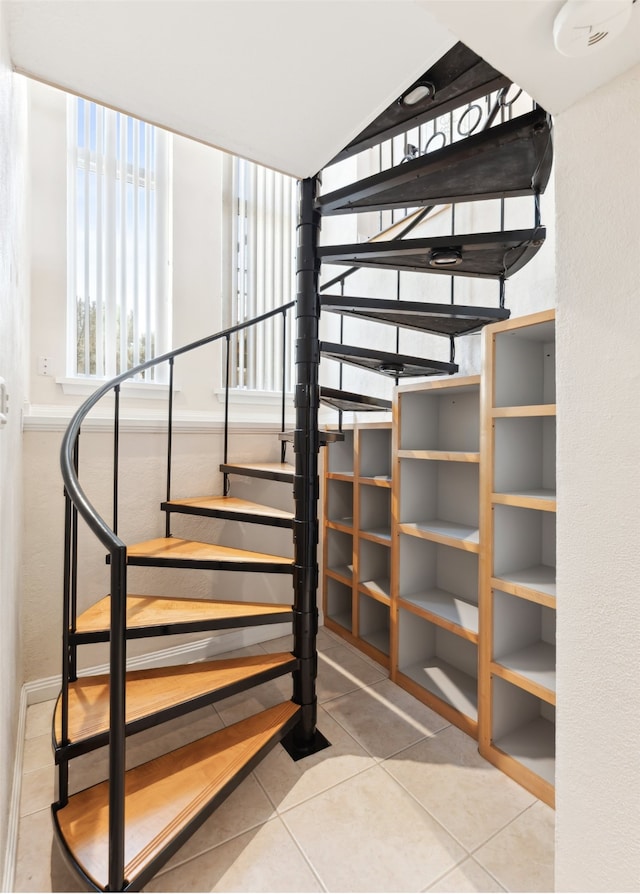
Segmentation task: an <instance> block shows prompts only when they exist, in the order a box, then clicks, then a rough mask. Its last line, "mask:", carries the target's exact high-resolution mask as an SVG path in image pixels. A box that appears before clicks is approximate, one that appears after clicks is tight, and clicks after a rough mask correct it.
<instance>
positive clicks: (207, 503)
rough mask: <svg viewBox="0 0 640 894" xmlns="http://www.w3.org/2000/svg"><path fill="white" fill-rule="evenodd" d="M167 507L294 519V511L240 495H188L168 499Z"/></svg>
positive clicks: (177, 509)
mask: <svg viewBox="0 0 640 894" xmlns="http://www.w3.org/2000/svg"><path fill="white" fill-rule="evenodd" d="M163 505H166V506H167V508H169V509H173V510H174V511H180V509H181V508H188V509H194V510H198V509H200V510H204V511H205V512H220V513H229V515H233V514H238V515H254V516H256V517H258V518H262V517H265V518H278V519H282V520H293V512H288V511H287V510H285V509H275V508H274V507H272V506H264V505H262V504H261V503H253V502H252V501H251V500H242V499H240V498H239V497H223V496H205V497H188V498H187V499H185V500H167V502H166V504H163Z"/></svg>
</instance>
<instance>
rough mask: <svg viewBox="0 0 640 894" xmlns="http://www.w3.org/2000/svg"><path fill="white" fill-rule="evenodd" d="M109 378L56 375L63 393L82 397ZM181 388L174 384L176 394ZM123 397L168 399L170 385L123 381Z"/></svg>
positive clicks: (87, 395)
mask: <svg viewBox="0 0 640 894" xmlns="http://www.w3.org/2000/svg"><path fill="white" fill-rule="evenodd" d="M108 381H109V380H108V379H103V378H98V377H97V376H96V377H92V378H89V377H88V376H87V377H85V376H70V377H65V376H58V377H56V385H60V386H61V388H62V393H63V394H73V395H79V396H81V397H89V395H90V394H93V392H94V391H97V390H98V388H100V387H102V385H104V384H105V383H106V382H108ZM179 391H180V388H177V387H176V386H175V385H174V388H173V392H174V394H175V393H177V392H179ZM120 395H121V397H132V398H136V399H139V398H142V399H144V400H166V399H167V397H168V396H169V385H167V384H164V383H160V382H123V383H122V385H121V386H120Z"/></svg>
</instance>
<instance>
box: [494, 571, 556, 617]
mask: <svg viewBox="0 0 640 894" xmlns="http://www.w3.org/2000/svg"><path fill="white" fill-rule="evenodd" d="M491 586H492V587H494V588H497V589H499V590H504V591H505V593H511V594H512V595H513V596H520V597H521V598H522V599H530V600H531V601H532V602H539V603H540V604H541V605H546V606H548V607H549V608H555V607H556V569H555V568H552V567H551V566H549V565H533V566H531V567H530V568H523V569H522V570H521V571H520V570H518V571H509V572H503V573H502V574H500V576H499V577H492V578H491Z"/></svg>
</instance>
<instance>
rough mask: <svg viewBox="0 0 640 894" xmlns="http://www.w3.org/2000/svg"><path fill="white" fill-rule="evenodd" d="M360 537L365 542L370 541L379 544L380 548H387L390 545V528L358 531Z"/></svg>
mask: <svg viewBox="0 0 640 894" xmlns="http://www.w3.org/2000/svg"><path fill="white" fill-rule="evenodd" d="M360 537H364V538H365V540H371V541H373V542H374V543H380V544H381V545H382V546H389V545H390V543H391V528H377V529H376V528H371V529H368V530H366V531H364V530H360Z"/></svg>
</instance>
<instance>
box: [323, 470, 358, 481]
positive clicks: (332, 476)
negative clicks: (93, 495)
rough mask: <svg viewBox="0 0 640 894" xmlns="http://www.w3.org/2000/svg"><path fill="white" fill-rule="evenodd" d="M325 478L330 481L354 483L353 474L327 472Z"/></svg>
mask: <svg viewBox="0 0 640 894" xmlns="http://www.w3.org/2000/svg"><path fill="white" fill-rule="evenodd" d="M326 476H327V478H328V479H329V480H330V481H350V482H352V483H353V482H354V481H355V475H354V474H353V472H327V473H326Z"/></svg>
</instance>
